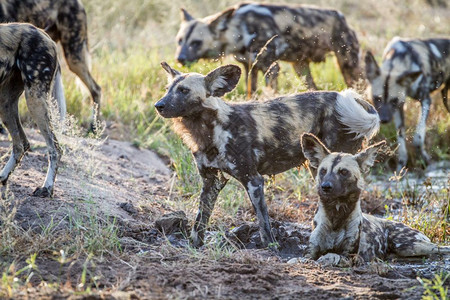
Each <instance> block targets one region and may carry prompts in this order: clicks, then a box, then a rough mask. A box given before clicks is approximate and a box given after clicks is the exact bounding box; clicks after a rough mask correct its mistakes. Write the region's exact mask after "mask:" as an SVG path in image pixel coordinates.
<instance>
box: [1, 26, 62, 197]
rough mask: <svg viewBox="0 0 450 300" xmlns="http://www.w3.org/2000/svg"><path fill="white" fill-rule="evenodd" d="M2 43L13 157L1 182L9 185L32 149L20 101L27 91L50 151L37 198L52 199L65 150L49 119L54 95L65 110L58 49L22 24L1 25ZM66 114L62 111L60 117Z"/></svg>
mask: <svg viewBox="0 0 450 300" xmlns="http://www.w3.org/2000/svg"><path fill="white" fill-rule="evenodd" d="M0 41H1V42H0V62H1V64H0V118H1V119H2V121H3V123H4V124H5V127H6V128H7V129H8V131H9V133H10V135H11V139H12V143H13V149H12V153H11V157H10V158H9V160H8V162H7V163H6V166H5V167H4V168H3V170H2V171H1V173H0V181H1V182H2V184H3V185H5V184H6V181H7V180H8V177H9V175H10V174H11V173H12V171H13V170H14V168H15V167H16V165H17V164H18V163H19V162H20V160H21V158H22V156H23V155H24V153H25V152H26V151H27V150H28V149H29V148H30V143H29V142H28V140H27V137H26V135H25V132H24V130H23V128H22V125H21V123H20V118H19V111H18V102H19V97H20V95H21V94H22V93H23V92H24V91H25V98H26V102H27V106H28V110H29V111H30V114H31V116H32V118H33V119H34V121H35V122H36V124H37V125H38V127H39V130H40V131H41V134H42V135H43V136H44V138H45V142H46V143H47V148H48V151H49V166H48V171H47V176H46V178H45V182H44V185H43V186H42V187H39V188H37V189H36V190H35V191H34V193H33V194H34V195H35V196H41V197H48V196H50V195H51V194H52V192H53V185H54V182H55V177H56V171H57V169H58V162H59V160H60V158H61V149H60V147H59V144H58V141H57V140H56V136H55V134H54V133H53V129H52V125H51V123H50V119H49V110H48V103H47V101H48V100H49V97H51V96H52V95H53V97H55V98H56V99H57V101H58V103H59V108H60V109H61V108H65V104H64V103H65V99H64V93H63V87H62V81H61V74H60V68H59V64H58V58H57V52H56V45H55V43H54V42H53V41H52V40H51V38H50V37H49V36H48V35H47V34H45V32H44V31H42V30H40V29H37V28H36V27H34V26H33V25H30V24H20V23H11V24H0ZM63 113H64V111H63V110H61V111H60V114H63Z"/></svg>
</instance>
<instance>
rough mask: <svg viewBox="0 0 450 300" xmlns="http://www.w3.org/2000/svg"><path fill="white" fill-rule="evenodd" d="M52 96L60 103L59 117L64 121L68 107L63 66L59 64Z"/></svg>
mask: <svg viewBox="0 0 450 300" xmlns="http://www.w3.org/2000/svg"><path fill="white" fill-rule="evenodd" d="M52 96H53V98H54V99H56V102H57V103H58V110H59V118H60V120H61V121H63V120H64V119H65V118H66V111H67V107H66V97H65V96H64V87H63V83H62V78H61V68H60V67H59V66H58V70H56V74H55V82H54V85H53V93H52Z"/></svg>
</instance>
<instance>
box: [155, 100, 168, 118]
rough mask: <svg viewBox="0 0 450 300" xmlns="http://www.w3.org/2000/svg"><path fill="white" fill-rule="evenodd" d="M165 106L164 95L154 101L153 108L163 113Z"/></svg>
mask: <svg viewBox="0 0 450 300" xmlns="http://www.w3.org/2000/svg"><path fill="white" fill-rule="evenodd" d="M165 106H166V99H165V97H164V98H161V99H160V100H159V101H158V102H156V103H155V108H156V110H157V111H158V112H159V113H160V114H162V113H163V111H164V107H165Z"/></svg>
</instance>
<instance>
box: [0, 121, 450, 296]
mask: <svg viewBox="0 0 450 300" xmlns="http://www.w3.org/2000/svg"><path fill="white" fill-rule="evenodd" d="M28 133H29V134H28V135H29V137H30V141H31V143H32V145H33V146H34V148H33V151H32V152H29V153H28V154H27V155H26V156H25V157H24V158H23V160H22V162H21V164H20V165H19V167H18V168H17V169H16V170H15V172H14V174H13V175H12V176H11V177H10V179H9V193H10V194H12V195H13V196H14V197H11V199H10V201H14V205H15V207H16V209H17V212H16V214H15V222H17V224H19V225H20V226H21V227H22V228H23V229H24V231H25V232H30V231H31V232H34V233H36V234H41V235H43V234H44V233H42V231H44V229H45V228H46V225H48V224H50V223H51V224H54V226H52V227H51V231H52V235H51V236H52V237H55V238H61V239H64V238H65V237H64V232H65V230H66V229H67V228H69V227H70V226H72V225H71V224H72V223H73V220H71V218H69V217H68V216H73V215H74V214H76V213H77V212H86V213H89V212H90V213H91V214H90V215H92V212H94V215H96V216H97V217H98V218H99V219H100V220H107V219H108V218H115V220H116V221H115V224H117V229H118V233H117V235H118V238H119V240H120V244H121V252H120V253H119V254H118V253H117V252H114V251H111V252H107V253H104V254H103V255H102V256H101V257H98V258H96V259H95V260H92V261H91V262H90V264H89V266H88V270H89V271H88V272H87V277H89V278H91V280H87V282H90V291H89V292H88V293H86V292H80V293H75V292H74V290H76V289H77V288H79V286H77V284H78V283H79V282H81V279H80V278H81V276H82V273H83V272H82V271H83V268H84V266H85V263H86V261H87V259H86V257H83V256H82V255H80V256H79V257H75V258H73V259H72V260H71V261H67V262H65V263H60V262H58V261H57V259H56V258H55V257H56V254H55V253H54V251H53V250H50V249H49V250H48V251H46V248H45V246H43V245H36V248H37V249H39V253H38V258H37V267H38V268H37V270H38V271H36V273H37V275H35V276H34V277H33V279H32V280H31V282H30V284H29V285H27V286H26V288H24V289H20V290H19V291H18V292H17V293H16V295H15V296H14V297H13V298H14V299H38V298H42V299H65V298H71V299H199V298H203V299H205V298H208V299H209V298H215V299H258V298H264V299H267V298H268V299H420V298H421V295H422V293H423V289H422V287H421V286H420V284H419V282H418V281H417V279H416V277H417V276H418V275H420V276H424V277H432V274H433V273H436V272H438V271H439V270H440V269H442V268H443V269H445V270H447V272H448V271H450V267H449V265H450V261H449V260H439V258H435V261H433V260H427V261H420V260H419V261H418V262H417V261H416V262H412V263H411V262H408V263H400V262H393V263H390V264H386V263H380V264H379V265H376V266H370V267H361V268H353V269H339V268H326V267H322V266H320V265H317V264H316V263H315V262H311V261H300V262H296V263H287V261H288V260H289V258H291V257H295V256H297V257H301V256H302V254H303V251H304V245H305V243H306V241H307V239H308V235H309V233H310V227H309V224H296V223H287V222H274V223H273V227H274V228H275V229H276V232H277V233H276V234H277V236H278V240H279V241H280V244H281V251H280V253H278V254H276V253H273V252H270V251H267V250H262V249H256V248H257V245H258V234H257V232H256V229H255V225H254V224H253V223H245V222H242V224H241V225H243V226H241V227H238V228H237V229H235V230H234V235H233V234H230V239H232V237H233V236H240V238H241V240H243V241H244V243H243V247H242V248H243V249H240V250H235V251H231V252H230V254H229V255H228V256H226V257H222V258H220V259H217V260H214V259H212V258H210V257H212V255H211V254H210V255H198V253H201V251H202V250H201V249H200V250H199V252H195V251H194V250H192V249H190V248H187V247H186V244H187V243H186V240H185V239H183V236H182V235H180V234H168V232H166V233H167V235H163V234H162V233H161V232H160V230H169V227H170V225H167V223H164V222H163V221H161V219H160V218H161V217H162V216H163V215H164V214H166V213H170V212H172V210H171V207H169V206H168V205H166V204H164V199H166V198H167V197H168V194H169V190H170V183H171V177H172V172H171V171H170V169H169V168H168V167H167V166H166V165H165V164H164V163H163V161H162V160H161V159H160V158H158V156H157V155H155V154H154V153H153V152H151V151H148V150H142V149H137V148H135V147H134V146H132V145H131V144H130V143H127V142H119V141H114V140H107V141H106V142H105V143H104V144H103V145H101V146H99V147H98V149H97V150H92V151H91V150H89V151H88V150H86V151H83V150H80V149H82V147H83V143H81V144H79V145H78V146H79V147H78V148H79V149H78V150H77V151H73V153H68V154H67V155H66V156H65V157H64V158H63V161H62V163H61V167H60V170H59V174H58V177H57V183H56V188H55V192H54V197H53V198H52V199H42V198H37V197H33V196H30V195H31V193H32V192H33V190H34V188H35V187H37V186H38V185H39V184H40V183H41V182H42V181H43V179H44V176H45V169H46V166H47V160H46V157H45V147H44V143H43V141H42V138H41V137H40V135H39V134H37V132H36V131H34V130H29V131H28ZM9 145H10V143H9V142H8V141H7V140H6V139H5V137H3V140H2V141H1V142H0V154H2V155H4V154H6V153H7V151H8V150H9ZM3 160H5V156H3ZM304 205H309V206H311V207H312V208H313V207H314V203H308V202H306V203H305V204H304ZM181 219H183V217H181ZM157 220H160V221H158V222H159V223H158V222H157V224H156V225H155V221H157ZM184 222H185V221H184ZM181 223H182V224H181V226H180V227H182V229H183V230H184V229H185V228H183V227H185V226H186V223H183V222H181ZM157 228H158V229H159V230H158V229H157ZM58 232H61V236H60V237H59V235H58ZM0 234H2V233H0ZM214 234H215V233H214V232H212V233H211V236H214ZM211 240H212V241H216V242H217V239H211ZM43 241H45V240H40V239H36V243H40V242H43ZM70 242H71V241H70V240H67V241H66V242H65V243H70ZM73 242H74V243H75V242H76V241H73ZM31 247H32V246H31ZM245 248H250V249H245ZM205 251H206V250H205ZM0 259H2V258H0ZM25 259H26V257H22V258H20V261H19V264H22V265H24V264H25V263H24V261H25ZM436 259H437V260H436ZM93 279H95V281H94V280H93ZM94 282H95V284H94ZM84 291H86V290H84Z"/></svg>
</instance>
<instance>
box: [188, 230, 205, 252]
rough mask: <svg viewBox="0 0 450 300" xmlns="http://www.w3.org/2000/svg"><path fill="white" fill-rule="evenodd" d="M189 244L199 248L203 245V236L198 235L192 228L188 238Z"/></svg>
mask: <svg viewBox="0 0 450 300" xmlns="http://www.w3.org/2000/svg"><path fill="white" fill-rule="evenodd" d="M189 241H190V244H191V245H192V247H194V248H200V247H201V246H203V238H201V237H199V235H198V233H197V232H196V231H194V230H192V231H191V237H190V238H189Z"/></svg>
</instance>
